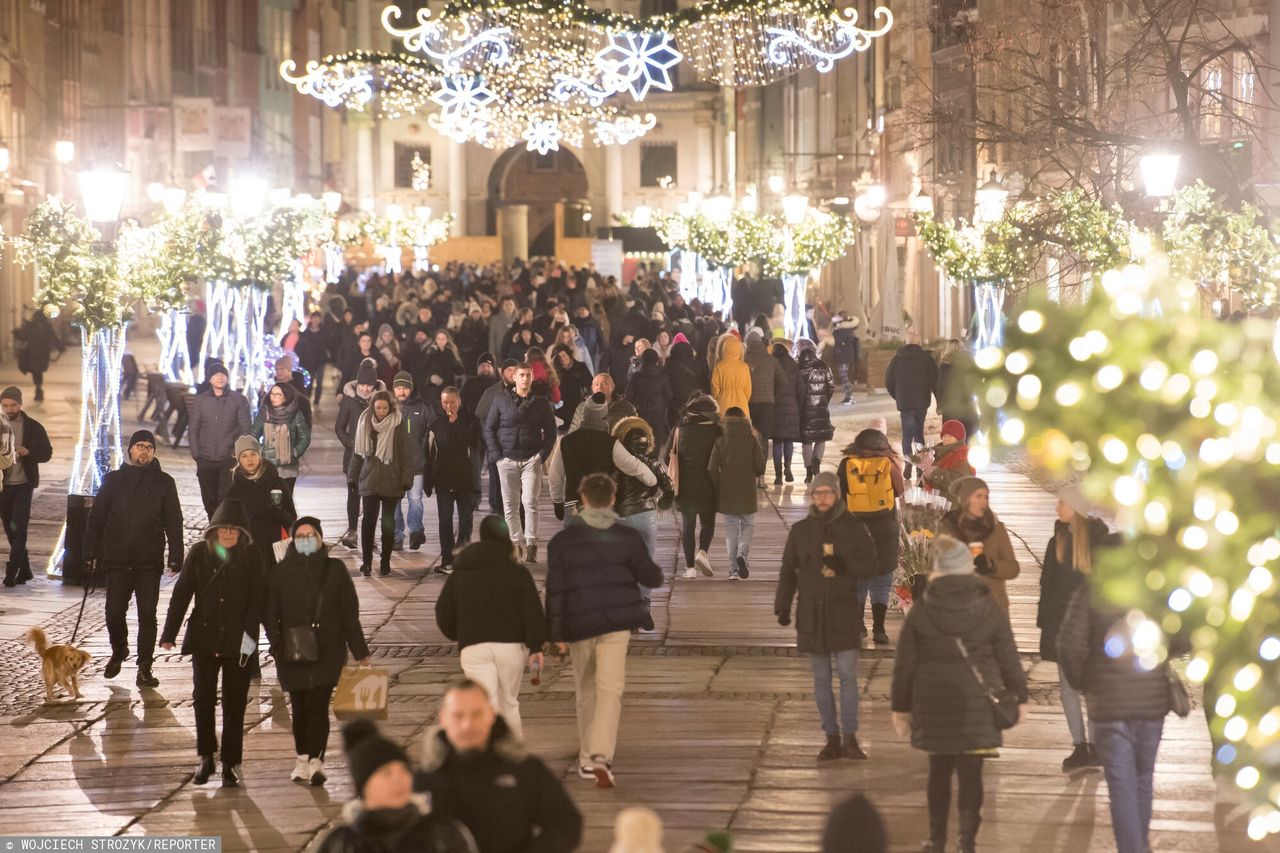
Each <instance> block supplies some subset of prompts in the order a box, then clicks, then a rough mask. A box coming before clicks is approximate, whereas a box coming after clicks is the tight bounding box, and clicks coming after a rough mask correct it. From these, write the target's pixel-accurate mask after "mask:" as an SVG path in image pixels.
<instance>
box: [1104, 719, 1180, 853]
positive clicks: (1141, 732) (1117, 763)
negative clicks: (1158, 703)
mask: <svg viewBox="0 0 1280 853" xmlns="http://www.w3.org/2000/svg"><path fill="white" fill-rule="evenodd" d="M1094 729H1095V730H1096V731H1097V733H1098V752H1099V754H1100V755H1101V756H1102V770H1103V772H1104V773H1105V774H1106V777H1107V789H1108V791H1109V792H1110V795H1111V828H1112V830H1113V831H1114V832H1115V836H1116V850H1117V851H1118V853H1147V851H1148V850H1150V849H1151V848H1150V845H1149V843H1148V841H1147V829H1148V827H1150V825H1151V789H1152V781H1153V777H1154V776H1155V769H1156V752H1157V751H1158V750H1159V749H1160V736H1161V734H1163V732H1164V718H1163V717H1162V718H1160V719H1158V720H1121V721H1119V722H1105V723H1104V722H1097V723H1094Z"/></svg>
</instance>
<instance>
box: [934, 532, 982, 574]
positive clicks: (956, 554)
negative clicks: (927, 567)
mask: <svg viewBox="0 0 1280 853" xmlns="http://www.w3.org/2000/svg"><path fill="white" fill-rule="evenodd" d="M933 570H934V571H935V572H937V573H938V574H940V575H971V574H973V555H972V554H971V553H969V546H968V545H966V544H964V543H963V542H961V541H960V540H959V539H953V538H951V537H950V536H947V535H946V534H945V533H944V534H942V535H940V536H938V537H937V538H936V539H934V540H933Z"/></svg>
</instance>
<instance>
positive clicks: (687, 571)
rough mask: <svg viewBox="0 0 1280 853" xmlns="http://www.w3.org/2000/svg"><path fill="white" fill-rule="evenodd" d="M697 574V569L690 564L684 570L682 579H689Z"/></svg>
mask: <svg viewBox="0 0 1280 853" xmlns="http://www.w3.org/2000/svg"><path fill="white" fill-rule="evenodd" d="M697 576H698V570H697V569H695V568H694V567H693V566H690V567H689V568H687V569H685V570H684V579H685V580H687V581H691V580H693V579H694V578H696V577H697Z"/></svg>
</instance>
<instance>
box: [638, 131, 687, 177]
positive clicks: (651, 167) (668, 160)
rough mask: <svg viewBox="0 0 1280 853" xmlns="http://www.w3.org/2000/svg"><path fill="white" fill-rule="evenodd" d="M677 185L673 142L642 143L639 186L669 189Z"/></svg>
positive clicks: (674, 145)
mask: <svg viewBox="0 0 1280 853" xmlns="http://www.w3.org/2000/svg"><path fill="white" fill-rule="evenodd" d="M677 183H678V176H677V174H676V144H675V143H674V142H642V143H641V144H640V186H642V187H669V186H675V185H676V184H677Z"/></svg>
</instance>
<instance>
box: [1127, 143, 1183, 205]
mask: <svg viewBox="0 0 1280 853" xmlns="http://www.w3.org/2000/svg"><path fill="white" fill-rule="evenodd" d="M1181 164H1182V157H1181V155H1178V154H1166V153H1151V154H1144V155H1142V158H1141V159H1140V160H1139V161H1138V168H1139V170H1140V171H1141V172H1142V184H1143V189H1145V190H1146V193H1147V197H1148V198H1155V199H1166V198H1168V197H1169V196H1171V195H1173V191H1174V189H1175V188H1176V184H1177V181H1178V167H1179V166H1180V165H1181Z"/></svg>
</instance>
